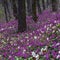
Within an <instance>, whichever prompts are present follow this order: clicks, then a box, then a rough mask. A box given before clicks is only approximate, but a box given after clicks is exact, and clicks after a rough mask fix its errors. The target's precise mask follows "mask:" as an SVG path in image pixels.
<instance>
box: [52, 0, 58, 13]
mask: <svg viewBox="0 0 60 60" xmlns="http://www.w3.org/2000/svg"><path fill="white" fill-rule="evenodd" d="M51 2H52V11H54V12H55V11H57V7H58V6H57V0H52V1H51Z"/></svg>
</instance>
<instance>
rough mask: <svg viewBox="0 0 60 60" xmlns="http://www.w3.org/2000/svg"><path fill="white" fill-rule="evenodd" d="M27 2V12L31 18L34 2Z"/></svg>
mask: <svg viewBox="0 0 60 60" xmlns="http://www.w3.org/2000/svg"><path fill="white" fill-rule="evenodd" d="M26 1H27V12H28V15H29V16H30V15H31V14H32V5H31V3H32V0H26Z"/></svg>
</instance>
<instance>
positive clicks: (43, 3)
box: [42, 0, 45, 10]
mask: <svg viewBox="0 0 60 60" xmlns="http://www.w3.org/2000/svg"><path fill="white" fill-rule="evenodd" d="M42 7H43V10H45V2H44V0H42Z"/></svg>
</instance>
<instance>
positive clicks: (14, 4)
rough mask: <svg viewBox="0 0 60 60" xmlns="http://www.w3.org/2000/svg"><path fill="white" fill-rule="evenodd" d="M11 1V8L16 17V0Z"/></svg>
mask: <svg viewBox="0 0 60 60" xmlns="http://www.w3.org/2000/svg"><path fill="white" fill-rule="evenodd" d="M11 3H12V9H13V15H14V17H15V18H16V19H17V6H16V0H11Z"/></svg>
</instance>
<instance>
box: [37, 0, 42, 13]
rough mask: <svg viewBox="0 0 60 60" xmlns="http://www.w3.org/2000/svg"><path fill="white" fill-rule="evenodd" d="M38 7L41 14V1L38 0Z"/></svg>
mask: <svg viewBox="0 0 60 60" xmlns="http://www.w3.org/2000/svg"><path fill="white" fill-rule="evenodd" d="M36 2H37V7H38V13H41V12H42V11H41V6H40V0H37V1H36Z"/></svg>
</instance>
